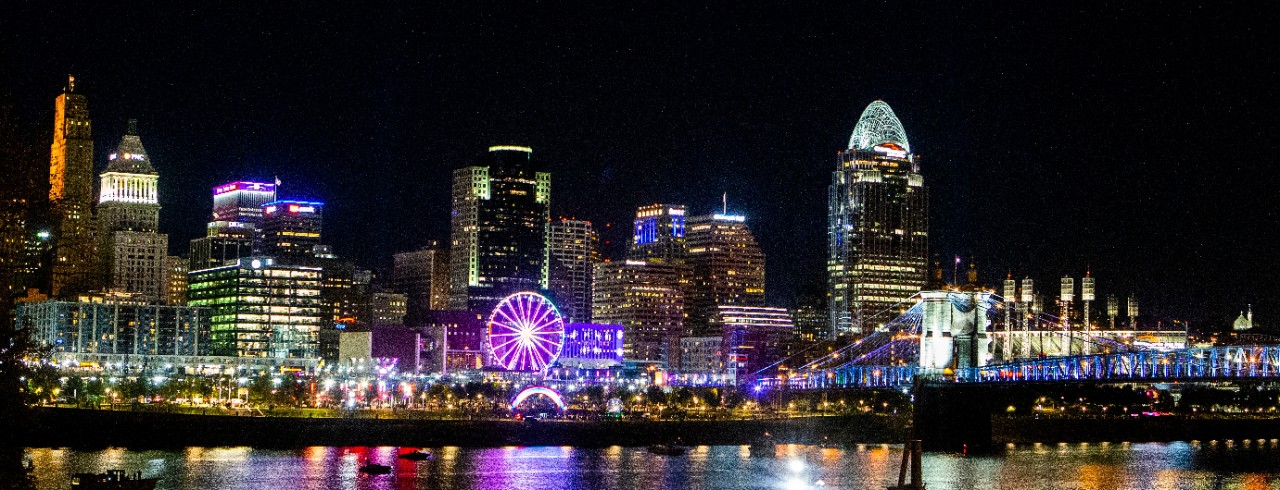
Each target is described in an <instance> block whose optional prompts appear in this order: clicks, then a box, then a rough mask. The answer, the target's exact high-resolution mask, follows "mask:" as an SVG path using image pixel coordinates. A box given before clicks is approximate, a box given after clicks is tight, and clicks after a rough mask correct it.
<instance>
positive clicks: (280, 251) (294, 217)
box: [261, 200, 324, 262]
mask: <svg viewBox="0 0 1280 490" xmlns="http://www.w3.org/2000/svg"><path fill="white" fill-rule="evenodd" d="M323 207H324V203H320V202H313V201H284V200H282V201H271V202H269V203H266V204H263V205H262V227H261V234H262V255H265V256H268V257H273V258H275V259H277V260H280V261H293V262H308V261H310V260H311V259H313V258H315V251H314V250H315V247H316V245H320V233H321V230H322V225H323V215H322V213H321V211H322V210H323Z"/></svg>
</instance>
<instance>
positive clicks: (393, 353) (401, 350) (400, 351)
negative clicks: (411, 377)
mask: <svg viewBox="0 0 1280 490" xmlns="http://www.w3.org/2000/svg"><path fill="white" fill-rule="evenodd" d="M369 331H370V332H371V333H372V341H371V342H370V352H369V357H373V358H383V359H397V360H398V362H397V363H396V366H398V368H399V369H400V371H402V372H413V373H417V372H418V371H419V370H421V369H430V366H422V365H421V357H420V356H421V353H420V345H421V338H420V336H419V335H418V332H415V331H413V330H410V329H408V328H405V327H404V326H401V325H374V326H372V327H370V328H369Z"/></svg>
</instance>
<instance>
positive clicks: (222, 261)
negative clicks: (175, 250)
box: [190, 181, 276, 270]
mask: <svg viewBox="0 0 1280 490" xmlns="http://www.w3.org/2000/svg"><path fill="white" fill-rule="evenodd" d="M275 200H276V185H275V184H269V183H264V182H246V181H240V182H230V183H227V184H223V185H220V186H217V187H214V188H213V221H210V222H209V225H208V228H207V230H206V232H205V236H203V237H201V238H196V239H194V240H191V253H190V255H191V270H200V269H207V268H210V267H220V266H223V265H226V264H227V263H229V262H233V261H235V260H237V259H239V258H241V257H248V256H250V255H253V253H254V250H255V249H260V247H261V235H260V232H261V226H262V206H263V205H264V204H266V203H269V202H272V201H275Z"/></svg>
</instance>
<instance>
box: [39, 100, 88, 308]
mask: <svg viewBox="0 0 1280 490" xmlns="http://www.w3.org/2000/svg"><path fill="white" fill-rule="evenodd" d="M55 108H56V113H55V115H54V119H53V145H52V147H51V150H52V155H51V156H50V165H49V202H50V204H51V205H52V207H53V212H54V216H55V218H54V219H55V221H56V222H57V229H56V230H55V232H54V260H53V278H52V279H53V294H54V295H55V296H64V297H71V296H74V295H75V294H77V293H82V292H85V291H88V290H90V289H94V288H96V287H97V286H98V284H99V282H100V280H99V278H100V277H101V275H100V273H99V271H98V268H97V256H96V253H95V245H96V244H95V243H94V228H93V130H92V126H91V125H90V124H89V103H88V101H87V99H85V96H84V95H82V94H78V93H76V79H75V77H68V79H67V86H66V90H65V91H63V93H62V95H59V96H58V98H57V100H56V101H55Z"/></svg>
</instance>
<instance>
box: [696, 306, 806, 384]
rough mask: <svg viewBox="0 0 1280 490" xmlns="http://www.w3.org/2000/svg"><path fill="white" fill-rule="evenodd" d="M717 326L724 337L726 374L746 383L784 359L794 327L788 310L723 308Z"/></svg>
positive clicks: (718, 311) (718, 315) (717, 315)
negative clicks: (786, 343)
mask: <svg viewBox="0 0 1280 490" xmlns="http://www.w3.org/2000/svg"><path fill="white" fill-rule="evenodd" d="M714 322H715V323H716V324H717V325H718V326H719V327H720V331H721V332H722V337H723V339H724V340H723V345H722V348H723V349H724V355H725V361H724V365H725V370H726V372H728V373H730V374H732V375H733V379H735V380H738V381H745V380H748V379H752V377H753V376H755V375H758V374H761V373H763V372H764V371H766V370H768V369H769V368H771V367H773V366H774V365H775V364H776V363H777V362H778V361H781V360H782V359H783V354H784V352H785V349H784V347H785V345H784V344H785V342H786V341H787V340H788V339H790V338H791V337H792V336H793V335H794V330H795V324H794V323H793V322H792V320H791V313H790V312H789V311H787V309H786V308H770V307H754V306H720V307H718V308H717V311H716V315H715V320H714Z"/></svg>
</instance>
